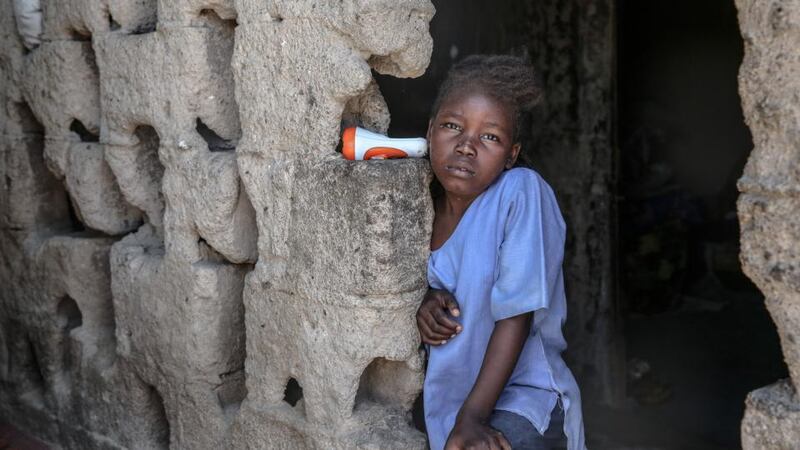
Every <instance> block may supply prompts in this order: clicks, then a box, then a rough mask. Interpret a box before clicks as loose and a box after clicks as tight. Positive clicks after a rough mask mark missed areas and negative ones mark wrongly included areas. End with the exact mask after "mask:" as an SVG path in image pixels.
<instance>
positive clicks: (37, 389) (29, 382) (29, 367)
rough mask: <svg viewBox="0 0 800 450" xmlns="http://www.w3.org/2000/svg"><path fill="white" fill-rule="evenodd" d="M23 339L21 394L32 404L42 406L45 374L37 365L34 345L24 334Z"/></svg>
mask: <svg viewBox="0 0 800 450" xmlns="http://www.w3.org/2000/svg"><path fill="white" fill-rule="evenodd" d="M23 339H25V345H26V346H27V348H26V349H25V350H26V352H25V355H24V356H23V358H22V361H21V366H22V367H21V368H22V370H21V373H22V374H23V376H22V377H21V378H22V382H23V383H24V384H23V385H25V388H26V392H25V393H24V394H22V395H23V397H24V398H25V399H27V400H28V401H29V402H30V403H32V404H33V405H34V406H38V407H44V393H45V376H44V372H43V371H42V367H41V365H39V357H38V355H37V352H36V346H35V345H34V343H33V340H32V339H31V338H30V336H25V337H24V338H23Z"/></svg>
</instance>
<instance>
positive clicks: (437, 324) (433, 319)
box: [426, 314, 456, 337]
mask: <svg viewBox="0 0 800 450" xmlns="http://www.w3.org/2000/svg"><path fill="white" fill-rule="evenodd" d="M426 319H427V320H426V322H427V323H428V327H429V328H430V329H431V331H433V332H434V333H439V334H443V335H446V336H448V337H449V336H452V335H454V334H456V329H455V327H448V326H446V325H444V324H442V323H441V321H440V320H438V317H437V316H436V314H434V315H432V316H430V317H427V318H426Z"/></svg>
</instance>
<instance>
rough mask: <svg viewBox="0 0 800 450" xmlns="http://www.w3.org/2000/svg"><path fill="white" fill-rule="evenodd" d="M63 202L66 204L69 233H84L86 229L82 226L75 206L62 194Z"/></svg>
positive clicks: (67, 196)
mask: <svg viewBox="0 0 800 450" xmlns="http://www.w3.org/2000/svg"><path fill="white" fill-rule="evenodd" d="M64 200H65V201H66V202H67V212H68V216H67V217H68V219H69V229H70V231H72V232H76V233H77V232H82V231H86V227H84V226H83V221H81V219H80V216H79V215H78V211H77V210H76V209H75V205H74V204H73V203H72V200H71V199H70V198H69V195H67V194H66V193H65V194H64Z"/></svg>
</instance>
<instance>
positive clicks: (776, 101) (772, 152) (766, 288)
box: [736, 0, 800, 450]
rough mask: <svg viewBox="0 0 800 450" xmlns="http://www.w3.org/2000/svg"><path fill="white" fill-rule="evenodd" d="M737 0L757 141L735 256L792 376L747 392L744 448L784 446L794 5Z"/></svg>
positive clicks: (790, 304) (794, 164)
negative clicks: (772, 328)
mask: <svg viewBox="0 0 800 450" xmlns="http://www.w3.org/2000/svg"><path fill="white" fill-rule="evenodd" d="M736 3H737V7H738V9H739V23H740V26H741V30H742V37H743V38H744V42H745V58H744V62H743V63H742V67H741V70H740V73H739V83H740V93H741V96H742V104H743V107H744V113H745V117H746V120H747V125H748V126H749V127H750V130H751V131H752V133H753V141H754V144H755V147H754V149H753V152H752V154H751V155H750V159H749V160H748V162H747V166H746V167H745V172H744V175H743V176H742V178H741V179H740V180H739V190H740V191H741V196H740V197H739V203H738V209H739V220H740V222H741V228H742V237H741V240H742V254H741V261H742V265H743V267H744V269H745V272H746V273H747V275H748V276H749V277H750V278H751V279H752V280H753V281H754V282H755V283H756V285H758V287H759V289H761V291H762V292H763V293H764V296H765V301H766V304H767V309H768V310H769V312H770V315H771V316H772V319H773V320H774V321H775V324H776V325H777V329H778V334H779V335H780V338H781V346H782V349H783V354H784V358H785V360H786V364H787V366H788V367H789V374H790V376H791V378H790V379H787V380H783V381H780V382H778V383H776V384H773V385H771V386H767V387H764V388H761V389H758V390H756V391H753V392H751V393H750V395H749V396H748V398H747V409H746V411H745V417H744V421H743V423H742V446H743V447H744V448H745V449H747V450H753V449H787V450H788V449H794V448H797V445H798V442H800V399H799V398H798V395H797V388H798V386H800V341H799V340H798V333H799V332H800V220H799V219H798V217H799V216H798V214H799V213H800V141H799V140H798V137H800V103H799V102H798V93H800V78H798V76H797V74H798V70H800V59H798V55H799V54H800V50H798V49H800V4H798V2H793V1H780V0H770V1H755V0H738V1H737V2H736Z"/></svg>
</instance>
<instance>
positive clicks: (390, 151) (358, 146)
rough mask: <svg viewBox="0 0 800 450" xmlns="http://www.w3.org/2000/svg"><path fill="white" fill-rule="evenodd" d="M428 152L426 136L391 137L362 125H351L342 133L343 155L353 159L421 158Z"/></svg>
mask: <svg viewBox="0 0 800 450" xmlns="http://www.w3.org/2000/svg"><path fill="white" fill-rule="evenodd" d="M427 152H428V141H426V140H425V138H402V139H400V138H390V137H387V136H384V135H382V134H378V133H373V132H372V131H368V130H365V129H363V128H361V127H350V128H347V129H346V130H344V133H342V155H343V156H344V157H345V158H346V159H349V160H351V161H354V160H365V159H372V158H377V159H389V158H408V157H411V158H420V157H422V156H425V154H426V153H427Z"/></svg>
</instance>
